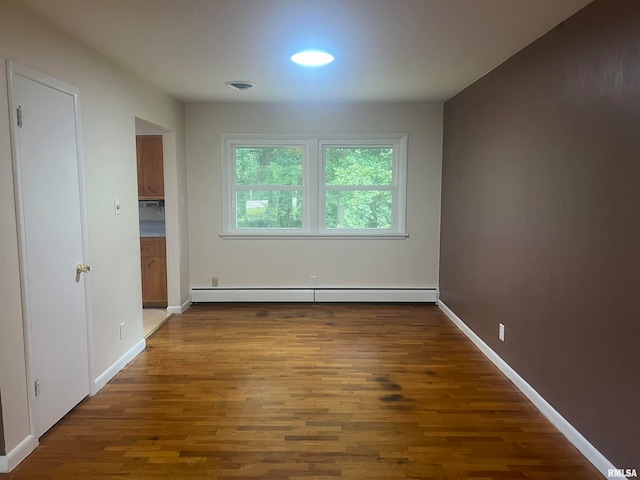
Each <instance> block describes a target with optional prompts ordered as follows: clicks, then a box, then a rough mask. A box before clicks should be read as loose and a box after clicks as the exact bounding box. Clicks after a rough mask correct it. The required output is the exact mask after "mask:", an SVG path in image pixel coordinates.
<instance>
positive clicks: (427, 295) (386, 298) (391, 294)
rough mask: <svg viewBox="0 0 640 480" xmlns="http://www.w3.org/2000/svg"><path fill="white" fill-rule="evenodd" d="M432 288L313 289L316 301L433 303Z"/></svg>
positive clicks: (435, 298)
mask: <svg viewBox="0 0 640 480" xmlns="http://www.w3.org/2000/svg"><path fill="white" fill-rule="evenodd" d="M436 300H437V296H436V289H435V288H433V289H431V288H360V289H355V288H353V289H352V288H338V289H330V288H327V289H324V288H319V289H317V290H316V291H315V301H316V302H366V303H396V302H398V303H402V302H407V303H412V302H415V303H422V302H425V303H435V302H436Z"/></svg>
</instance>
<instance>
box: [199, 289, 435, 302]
mask: <svg viewBox="0 0 640 480" xmlns="http://www.w3.org/2000/svg"><path fill="white" fill-rule="evenodd" d="M436 300H437V290H436V289H435V288H291V289H286V288H220V287H210V288H193V289H192V290H191V301H192V302H194V303H200V302H202V303H207V302H305V303H313V302H428V303H435V302H436Z"/></svg>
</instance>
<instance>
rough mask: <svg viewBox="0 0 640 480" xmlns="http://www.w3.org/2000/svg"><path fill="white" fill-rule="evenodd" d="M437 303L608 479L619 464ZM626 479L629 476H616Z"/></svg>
mask: <svg viewBox="0 0 640 480" xmlns="http://www.w3.org/2000/svg"><path fill="white" fill-rule="evenodd" d="M438 306H439V307H440V309H441V310H442V311H443V312H444V314H445V315H446V316H447V317H449V319H450V320H451V321H452V322H453V323H454V324H455V325H456V326H457V327H458V328H459V329H460V330H461V331H462V333H464V334H465V335H466V336H467V337H468V338H469V340H471V341H472V342H473V343H474V344H475V345H476V346H477V347H478V348H479V349H480V351H481V352H482V353H483V354H484V355H485V356H486V357H487V358H488V359H489V360H491V362H492V363H493V364H494V365H495V366H496V367H498V369H500V371H501V372H502V373H504V374H505V375H506V376H507V378H508V379H509V380H511V381H512V382H513V383H514V384H515V386H516V387H517V388H518V390H520V391H521V392H522V393H523V394H524V395H525V396H526V397H527V398H528V399H529V400H530V401H531V403H533V405H534V406H535V407H536V408H537V409H538V410H540V413H542V414H543V415H544V416H545V417H546V418H547V419H548V420H549V421H550V422H551V423H552V424H553V425H554V426H555V427H556V428H557V429H558V430H560V432H561V433H562V434H563V435H564V436H565V437H567V439H568V440H569V441H570V442H571V443H572V444H573V445H574V446H575V447H576V448H577V449H578V450H579V451H580V453H582V454H583V455H584V456H585V458H586V459H587V460H589V461H590V462H591V463H592V464H593V465H594V466H595V467H596V468H597V469H598V470H599V471H600V473H602V475H603V476H604V477H605V478H607V476H608V472H609V471H610V470H615V469H616V467H614V466H613V464H612V463H611V462H610V461H609V460H608V459H607V458H606V457H605V456H604V455H602V453H600V452H599V451H598V450H597V449H596V447H594V446H593V445H592V444H591V443H590V442H589V441H588V440H587V439H586V438H585V437H584V436H583V435H582V434H581V433H580V432H579V431H578V430H576V428H575V427H574V426H573V425H571V424H570V423H569V422H568V421H567V420H566V419H565V418H564V417H563V416H562V415H560V413H558V411H557V410H556V409H555V408H553V407H552V406H551V404H549V402H547V401H546V400H545V399H544V398H543V397H542V396H541V395H540V394H539V393H538V392H537V391H536V390H535V389H534V388H533V387H532V386H531V385H529V384H528V383H527V382H526V381H525V380H524V379H523V378H522V377H521V376H520V375H519V374H518V373H517V372H516V371H515V370H514V369H513V368H511V367H510V366H509V364H508V363H507V362H505V361H504V360H503V359H502V358H500V356H499V355H498V354H497V353H496V352H495V351H493V350H492V349H491V347H489V345H487V344H486V343H485V342H484V341H483V340H482V339H481V338H480V337H479V336H478V335H476V334H475V333H474V332H473V330H471V329H470V328H469V327H468V326H467V325H466V324H465V323H464V322H463V321H462V320H461V319H460V318H459V317H458V316H457V315H456V314H455V313H453V311H452V310H451V309H450V308H449V307H447V306H446V305H445V304H444V303H443V302H442V300H438ZM617 478H626V477H617Z"/></svg>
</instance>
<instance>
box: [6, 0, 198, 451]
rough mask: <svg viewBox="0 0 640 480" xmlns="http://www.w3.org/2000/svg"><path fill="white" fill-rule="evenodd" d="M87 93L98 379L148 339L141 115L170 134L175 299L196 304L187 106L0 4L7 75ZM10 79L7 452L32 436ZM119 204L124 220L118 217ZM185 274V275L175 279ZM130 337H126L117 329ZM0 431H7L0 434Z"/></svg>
mask: <svg viewBox="0 0 640 480" xmlns="http://www.w3.org/2000/svg"><path fill="white" fill-rule="evenodd" d="M6 59H11V60H13V61H15V62H18V63H20V64H23V65H25V66H28V67H30V68H33V69H35V70H38V71H40V72H42V73H45V74H47V75H50V76H52V77H55V78H58V79H60V80H63V81H65V82H67V83H70V84H72V85H74V86H76V87H78V88H79V89H80V102H81V103H80V104H81V118H82V128H83V137H84V138H83V140H84V159H85V174H86V191H87V212H88V231H89V239H88V240H89V262H90V264H91V295H92V304H91V316H92V324H93V338H92V339H91V341H92V344H93V352H94V365H93V370H92V371H93V374H94V379H95V378H96V377H98V376H99V375H100V374H101V373H103V372H104V371H105V370H106V369H108V368H109V367H110V366H112V365H113V364H114V363H115V362H116V361H117V360H118V359H119V358H120V357H122V356H123V355H124V354H125V353H126V352H127V351H129V350H130V349H131V348H132V347H133V346H134V345H135V344H136V343H138V342H139V341H140V340H141V339H142V308H141V305H142V299H141V286H140V284H141V280H140V246H139V234H138V207H137V205H138V204H137V186H136V154H135V117H139V118H142V119H145V120H147V121H149V122H152V123H154V124H156V125H160V126H162V127H163V129H164V130H168V131H172V132H175V135H173V134H172V135H171V142H170V143H171V148H172V150H173V164H172V165H170V166H169V172H170V174H169V177H168V179H167V180H168V182H169V190H170V191H171V192H172V197H171V198H170V199H167V201H168V202H171V203H172V209H173V210H172V215H174V224H175V225H174V228H173V234H174V237H173V238H172V247H173V256H174V258H175V262H182V264H179V265H174V268H173V270H174V271H175V272H177V273H176V274H174V281H173V285H174V288H173V291H172V294H173V299H174V301H176V302H178V303H182V302H184V301H186V300H187V298H188V288H189V287H188V265H187V263H188V261H187V259H188V245H187V240H186V234H182V235H180V234H179V233H178V229H179V228H183V229H184V230H186V192H185V190H186V171H185V158H184V148H185V147H184V105H183V104H182V103H180V102H179V101H177V100H176V99H174V98H172V97H170V96H169V95H167V94H165V93H163V92H162V91H160V90H159V89H158V88H156V87H154V86H152V85H151V84H149V83H147V82H145V81H143V80H141V79H140V78H139V77H137V76H135V75H133V74H131V73H129V72H128V71H126V70H124V69H122V68H121V67H119V66H117V65H116V64H114V63H113V62H111V61H109V60H107V59H106V58H104V57H103V56H101V55H100V54H98V53H97V52H95V51H94V50H92V49H90V48H89V47H87V46H85V45H83V44H81V43H79V42H78V41H77V40H75V39H74V38H72V37H71V36H69V35H67V34H65V33H62V32H61V31H59V30H57V29H55V28H53V27H51V26H50V25H49V24H48V23H46V22H44V21H41V20H40V19H39V18H37V17H35V16H33V15H32V14H30V13H29V12H27V11H25V10H23V8H22V7H20V6H17V4H16V3H15V2H14V1H12V0H3V1H2V2H0V62H1V64H0V78H5V77H6V67H5V60H6ZM7 109H8V104H7V90H6V82H5V81H0V272H2V273H1V275H0V305H2V315H0V332H1V334H0V391H1V392H2V414H3V421H4V437H5V441H6V449H7V451H11V450H12V449H13V448H15V446H16V445H17V444H18V443H19V442H21V441H22V440H23V439H24V438H26V436H27V435H28V434H29V421H28V404H27V390H26V389H27V385H26V381H25V378H26V373H25V372H26V367H25V355H24V338H23V319H22V313H21V299H20V295H21V292H20V277H19V261H18V247H17V240H16V219H15V204H14V192H13V184H12V166H11V165H12V162H11V150H10V142H9V126H8V114H7V112H8V110H7ZM115 198H119V199H120V201H121V205H122V214H121V215H120V216H117V217H116V216H115V215H114V210H113V201H114V199H115ZM176 275H177V278H176ZM120 322H126V324H127V336H126V338H125V340H123V341H121V340H120V339H119V330H118V329H119V327H118V326H119V324H120ZM0 433H1V432H0Z"/></svg>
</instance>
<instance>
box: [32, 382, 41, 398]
mask: <svg viewBox="0 0 640 480" xmlns="http://www.w3.org/2000/svg"><path fill="white" fill-rule="evenodd" d="M33 387H34V390H35V392H36V398H38V397H39V396H40V380H36V381H35V382H33Z"/></svg>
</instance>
